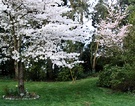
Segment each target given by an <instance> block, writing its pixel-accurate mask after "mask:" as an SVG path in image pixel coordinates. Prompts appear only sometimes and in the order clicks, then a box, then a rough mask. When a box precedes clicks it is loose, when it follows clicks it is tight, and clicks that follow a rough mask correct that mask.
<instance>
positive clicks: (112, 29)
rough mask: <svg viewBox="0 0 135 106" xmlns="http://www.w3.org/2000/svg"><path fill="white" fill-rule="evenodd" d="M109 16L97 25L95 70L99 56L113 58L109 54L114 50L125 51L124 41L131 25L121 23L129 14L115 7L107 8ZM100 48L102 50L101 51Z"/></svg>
mask: <svg viewBox="0 0 135 106" xmlns="http://www.w3.org/2000/svg"><path fill="white" fill-rule="evenodd" d="M106 7H107V10H108V16H107V17H106V19H105V20H101V21H100V23H99V24H98V25H97V30H96V35H97V36H96V39H95V42H96V45H97V46H96V51H95V55H94V59H93V66H92V67H93V69H94V68H95V63H96V62H95V61H96V57H97V54H98V55H100V56H110V55H111V56H112V55H113V52H111V54H108V53H107V52H108V51H109V50H110V49H111V48H112V49H114V48H117V50H122V49H123V39H124V38H125V36H126V34H127V33H128V27H129V26H130V25H128V24H127V25H123V24H122V23H121V22H122V20H123V19H124V18H125V17H126V16H127V12H126V11H125V12H122V11H121V9H120V8H119V7H117V9H116V7H115V5H114V4H113V5H110V6H107V5H106ZM99 47H100V49H99Z"/></svg>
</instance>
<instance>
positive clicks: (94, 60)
mask: <svg viewBox="0 0 135 106" xmlns="http://www.w3.org/2000/svg"><path fill="white" fill-rule="evenodd" d="M98 46H99V42H97V45H96V50H95V54H94V58H93V63H92V73H95V66H96V55H97V52H98Z"/></svg>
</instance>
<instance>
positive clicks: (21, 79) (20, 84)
mask: <svg viewBox="0 0 135 106" xmlns="http://www.w3.org/2000/svg"><path fill="white" fill-rule="evenodd" d="M18 66H19V68H18V69H19V70H18V89H19V93H23V94H24V93H25V89H24V75H23V74H24V73H23V72H24V66H23V63H22V62H21V61H20V62H18Z"/></svg>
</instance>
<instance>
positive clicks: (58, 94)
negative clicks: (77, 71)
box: [0, 78, 135, 106]
mask: <svg viewBox="0 0 135 106" xmlns="http://www.w3.org/2000/svg"><path fill="white" fill-rule="evenodd" d="M96 82H97V78H87V79H83V80H78V81H76V83H72V82H25V84H26V85H25V86H26V88H27V89H28V91H31V92H36V93H37V94H39V95H40V98H39V99H38V100H18V101H17V100H16V101H13V100H12V101H11V100H4V99H2V95H3V88H4V87H5V86H6V85H8V86H9V87H12V88H13V87H15V85H16V84H17V82H15V81H11V80H0V96H1V97H0V106H135V95H134V94H131V93H120V92H115V93H113V92H112V91H111V90H109V89H103V88H99V87H97V86H96Z"/></svg>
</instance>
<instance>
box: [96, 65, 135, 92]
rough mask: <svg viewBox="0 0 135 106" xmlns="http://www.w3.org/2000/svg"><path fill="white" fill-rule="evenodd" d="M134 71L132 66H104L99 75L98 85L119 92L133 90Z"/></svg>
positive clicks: (134, 88) (134, 81)
mask: <svg viewBox="0 0 135 106" xmlns="http://www.w3.org/2000/svg"><path fill="white" fill-rule="evenodd" d="M134 76H135V70H134V67H133V66H130V65H124V66H123V67H119V66H109V65H107V66H105V67H104V71H103V72H101V74H100V75H99V81H98V85H99V86H101V87H109V88H111V89H114V90H119V91H132V90H135V77H134Z"/></svg>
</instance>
